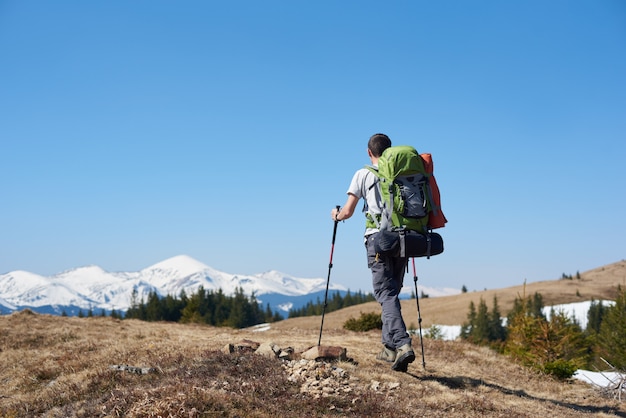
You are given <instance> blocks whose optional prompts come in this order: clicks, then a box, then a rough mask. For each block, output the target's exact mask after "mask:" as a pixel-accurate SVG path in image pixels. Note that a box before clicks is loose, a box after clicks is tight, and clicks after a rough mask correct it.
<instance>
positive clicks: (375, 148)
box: [367, 134, 391, 158]
mask: <svg viewBox="0 0 626 418" xmlns="http://www.w3.org/2000/svg"><path fill="white" fill-rule="evenodd" d="M390 146H391V139H389V137H388V136H387V135H385V134H374V135H372V136H371V137H370V140H369V142H368V143H367V149H368V150H369V152H370V153H371V154H372V157H375V158H378V157H380V156H381V155H382V154H383V151H384V150H386V149H387V148H389V147H390Z"/></svg>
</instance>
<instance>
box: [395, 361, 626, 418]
mask: <svg viewBox="0 0 626 418" xmlns="http://www.w3.org/2000/svg"><path fill="white" fill-rule="evenodd" d="M426 372H427V373H428V371H426ZM407 374H408V375H410V376H413V377H414V378H415V379H418V380H420V381H423V382H428V381H432V382H437V383H439V384H442V385H444V386H446V387H448V388H450V389H452V390H459V389H460V390H463V389H470V388H477V387H480V386H484V387H488V388H490V389H495V390H497V391H499V392H501V393H503V394H505V395H510V396H517V397H518V398H524V399H530V400H535V401H540V402H550V403H552V404H554V405H558V406H561V407H564V408H569V409H573V410H575V411H579V412H586V413H591V412H593V413H600V412H602V413H605V414H611V415H615V416H618V417H626V413H624V412H621V411H616V410H615V409H614V408H611V407H609V406H593V405H578V404H574V403H570V402H561V401H557V400H554V399H545V398H538V397H536V396H532V395H529V394H528V393H526V392H525V391H523V390H513V389H509V388H505V387H503V386H500V385H496V384H494V383H488V382H485V381H484V380H481V379H474V378H471V377H466V376H454V377H448V376H437V375H434V374H432V373H430V374H428V375H425V376H424V375H422V376H418V375H416V374H413V373H407Z"/></svg>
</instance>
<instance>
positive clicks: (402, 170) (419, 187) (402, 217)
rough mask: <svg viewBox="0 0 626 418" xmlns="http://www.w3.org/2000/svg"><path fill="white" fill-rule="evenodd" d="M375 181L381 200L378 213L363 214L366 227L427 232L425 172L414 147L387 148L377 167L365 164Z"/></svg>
mask: <svg viewBox="0 0 626 418" xmlns="http://www.w3.org/2000/svg"><path fill="white" fill-rule="evenodd" d="M367 168H368V169H369V170H370V171H371V172H372V173H374V174H376V176H377V177H378V180H377V181H376V183H375V185H377V186H378V187H379V191H380V196H381V199H382V202H383V211H382V214H381V215H378V216H376V215H374V214H372V213H369V212H368V213H367V214H366V216H367V226H368V227H370V228H374V227H375V228H379V229H380V230H389V231H392V230H409V231H417V232H419V233H421V234H426V233H427V232H428V214H429V212H430V211H431V208H432V207H433V205H432V203H431V201H430V200H431V199H430V198H429V197H430V195H431V193H430V188H429V183H428V177H429V174H428V173H427V172H426V169H425V167H424V161H423V160H422V157H421V156H420V155H419V154H418V152H417V150H415V148H413V147H411V146H408V145H398V146H393V147H389V148H387V149H386V150H385V151H383V153H382V155H381V156H380V158H379V159H378V169H376V168H374V167H370V166H367Z"/></svg>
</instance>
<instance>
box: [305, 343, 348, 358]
mask: <svg viewBox="0 0 626 418" xmlns="http://www.w3.org/2000/svg"><path fill="white" fill-rule="evenodd" d="M302 358H303V359H307V360H319V359H327V360H336V361H346V360H348V357H347V355H346V349H345V348H343V347H334V346H326V345H318V346H314V347H311V348H310V349H308V350H307V351H305V352H304V353H302Z"/></svg>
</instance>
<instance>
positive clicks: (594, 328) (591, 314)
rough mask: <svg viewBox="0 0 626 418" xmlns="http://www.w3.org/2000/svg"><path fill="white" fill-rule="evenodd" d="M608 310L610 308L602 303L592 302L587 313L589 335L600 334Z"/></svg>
mask: <svg viewBox="0 0 626 418" xmlns="http://www.w3.org/2000/svg"><path fill="white" fill-rule="evenodd" d="M607 310H608V307H607V306H604V305H603V304H602V301H598V302H596V301H594V300H592V301H591V305H590V306H589V310H588V311H587V328H586V329H585V332H586V333H587V335H597V334H598V333H599V332H600V325H601V324H602V319H603V318H604V315H605V314H606V311H607Z"/></svg>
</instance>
